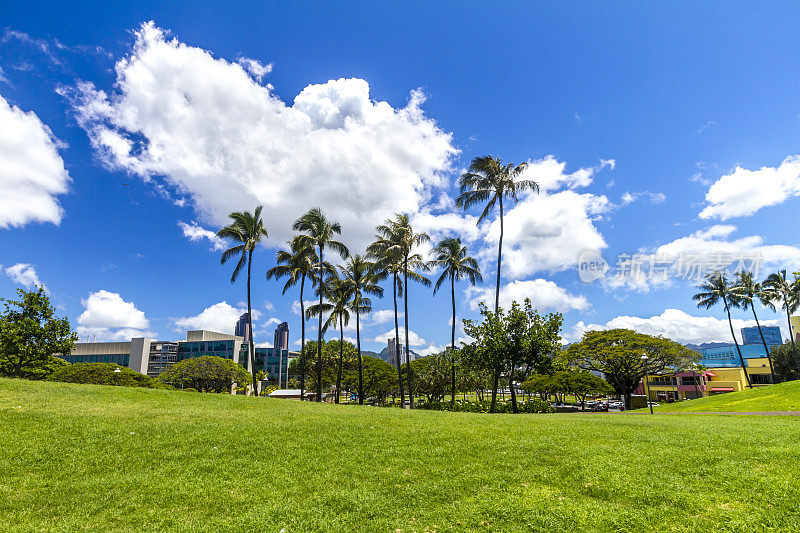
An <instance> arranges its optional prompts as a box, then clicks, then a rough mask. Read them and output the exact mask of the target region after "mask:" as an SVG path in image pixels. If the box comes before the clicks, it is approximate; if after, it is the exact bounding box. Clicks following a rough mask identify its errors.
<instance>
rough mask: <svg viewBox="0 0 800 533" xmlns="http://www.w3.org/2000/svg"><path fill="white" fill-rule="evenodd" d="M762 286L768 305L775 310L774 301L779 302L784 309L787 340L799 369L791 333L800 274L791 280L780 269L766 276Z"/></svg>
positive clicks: (798, 301) (799, 294)
mask: <svg viewBox="0 0 800 533" xmlns="http://www.w3.org/2000/svg"><path fill="white" fill-rule="evenodd" d="M764 287H765V290H766V292H767V294H768V297H769V303H770V307H771V308H772V309H773V310H775V302H780V303H781V307H783V310H784V311H786V321H787V322H788V323H789V340H790V341H791V343H792V352H793V353H794V359H795V361H797V365H798V367H797V368H798V370H800V357H798V356H797V347H796V346H795V344H794V334H793V333H792V320H791V317H792V313H794V312H795V311H797V308H798V307H800V276H798V275H797V274H795V275H794V279H793V280H788V279H786V271H785V270H781V271H780V272H775V273H773V274H770V275H769V276H767V279H766V280H765V281H764Z"/></svg>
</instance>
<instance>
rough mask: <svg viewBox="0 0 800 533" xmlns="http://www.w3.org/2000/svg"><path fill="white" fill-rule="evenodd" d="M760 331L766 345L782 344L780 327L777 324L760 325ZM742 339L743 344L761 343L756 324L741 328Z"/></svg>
mask: <svg viewBox="0 0 800 533" xmlns="http://www.w3.org/2000/svg"><path fill="white" fill-rule="evenodd" d="M761 333H763V334H764V342H766V343H767V346H778V345H781V344H783V339H782V338H781V328H779V327H778V326H761ZM742 340H744V344H763V343H762V342H761V335H760V334H759V333H758V327H757V326H754V327H750V328H742Z"/></svg>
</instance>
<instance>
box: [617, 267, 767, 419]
mask: <svg viewBox="0 0 800 533" xmlns="http://www.w3.org/2000/svg"><path fill="white" fill-rule="evenodd" d="M697 288H698V289H700V290H701V291H702V292H699V293H697V294H695V295H694V296H692V299H693V300H695V301H696V302H697V307H705V308H706V309H710V308H711V307H713V306H715V305H717V304H718V303H719V302H722V305H723V306H724V308H725V312H726V313H727V314H728V326H729V327H730V328H731V337H733V343H734V344H735V345H736V353H738V354H739V363H740V364H741V366H742V371H743V372H744V377H745V379H746V380H747V386H748V387H750V388H751V389H752V388H753V384H752V383H750V376H749V375H748V373H747V365H745V364H744V357H742V350H741V349H740V348H739V341H737V340H736V334H735V333H734V332H733V322H732V321H731V307H738V306H739V304H738V301H739V300H738V298H739V297H738V296H737V294H736V293H734V292H732V285H731V283H729V282H728V280H727V278H726V277H725V273H724V272H719V271H716V272H712V273H711V274H708V275H707V276H706V281H705V282H703V283H702V284H701V285H699V286H698V287H697ZM626 407H627V406H626Z"/></svg>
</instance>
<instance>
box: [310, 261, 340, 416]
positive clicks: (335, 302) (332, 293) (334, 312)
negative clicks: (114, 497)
mask: <svg viewBox="0 0 800 533" xmlns="http://www.w3.org/2000/svg"><path fill="white" fill-rule="evenodd" d="M317 290H318V291H320V294H321V295H324V296H325V299H327V300H328V301H327V302H322V301H320V303H318V304H314V305H312V306H311V307H309V308H308V311H307V312H306V314H307V318H311V317H313V316H319V317H322V315H323V314H325V313H328V319H327V320H326V321H325V324H323V326H322V333H323V334H324V333H325V332H326V331H328V328H330V327H331V326H333V328H334V329H336V323H337V322H338V323H339V365H338V366H339V368H338V371H337V373H336V400H335V401H336V403H339V393H340V392H341V390H342V361H343V359H344V328H345V326H347V325H348V324H349V323H350V310H349V309H348V307H349V303H350V297H351V289H350V287H348V286H347V285H346V284H345V283H343V281H342V280H341V279H339V277H338V276H337V275H336V274H335V273H334V274H331V275H330V276H329V277H328V279H327V280H325V283H323V284H320V285H319V287H318V288H317ZM323 293H324V294H323Z"/></svg>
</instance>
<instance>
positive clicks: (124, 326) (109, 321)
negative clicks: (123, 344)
mask: <svg viewBox="0 0 800 533" xmlns="http://www.w3.org/2000/svg"><path fill="white" fill-rule="evenodd" d="M81 304H82V305H83V307H84V311H83V313H81V314H80V316H79V317H78V324H79V326H78V327H77V328H75V330H76V332H77V333H78V336H79V337H87V336H89V337H96V338H97V340H98V341H100V340H118V341H125V340H130V339H131V338H132V337H152V336H155V334H154V333H153V332H152V331H148V330H149V328H150V321H149V320H148V319H147V317H146V316H145V314H144V312H143V311H141V310H139V309H137V308H136V306H135V305H134V304H133V302H126V301H125V300H123V299H122V297H121V296H120V295H119V294H118V293H116V292H109V291H106V290H99V291H97V292H93V293H90V294H89V297H88V298H86V299H85V300H81Z"/></svg>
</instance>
